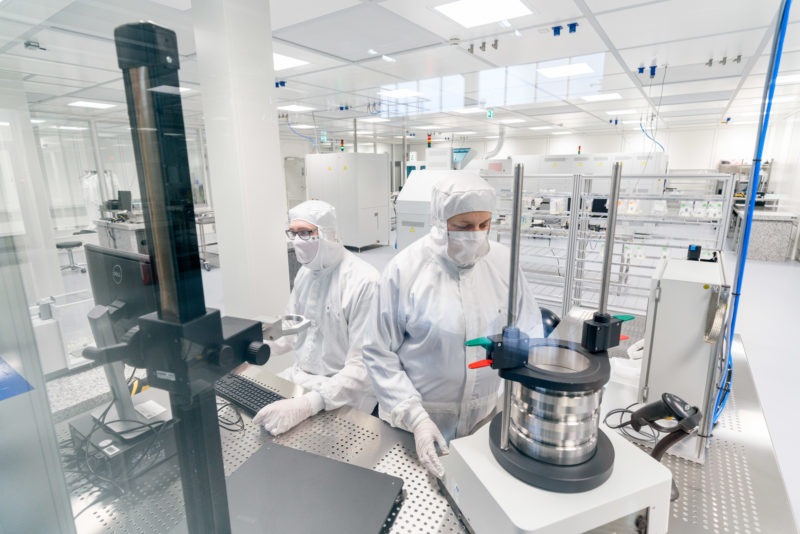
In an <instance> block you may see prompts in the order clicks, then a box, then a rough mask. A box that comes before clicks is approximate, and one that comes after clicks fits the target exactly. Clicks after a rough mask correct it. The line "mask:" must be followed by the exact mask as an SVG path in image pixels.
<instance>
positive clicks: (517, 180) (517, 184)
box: [507, 163, 525, 328]
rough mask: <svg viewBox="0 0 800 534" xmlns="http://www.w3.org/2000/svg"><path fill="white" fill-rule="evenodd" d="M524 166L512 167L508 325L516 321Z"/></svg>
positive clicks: (519, 164)
mask: <svg viewBox="0 0 800 534" xmlns="http://www.w3.org/2000/svg"><path fill="white" fill-rule="evenodd" d="M524 169H525V168H524V166H523V165H522V163H518V164H517V166H516V167H514V185H513V188H514V193H513V195H514V197H513V201H512V202H513V208H512V213H511V262H510V264H511V265H510V267H509V269H510V270H509V274H508V320H507V323H508V327H509V328H510V327H512V326H514V323H516V322H517V290H518V288H517V277H518V275H519V237H520V223H521V219H522V186H523V180H524Z"/></svg>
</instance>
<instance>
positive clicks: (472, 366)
mask: <svg viewBox="0 0 800 534" xmlns="http://www.w3.org/2000/svg"><path fill="white" fill-rule="evenodd" d="M490 365H492V360H478V361H477V362H472V363H471V364H469V365H467V367H469V368H470V369H480V368H481V367H489V366H490Z"/></svg>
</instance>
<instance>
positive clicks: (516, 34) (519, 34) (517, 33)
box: [514, 30, 522, 37]
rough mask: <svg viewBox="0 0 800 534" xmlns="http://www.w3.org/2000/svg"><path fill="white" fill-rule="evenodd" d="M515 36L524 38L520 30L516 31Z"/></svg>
mask: <svg viewBox="0 0 800 534" xmlns="http://www.w3.org/2000/svg"><path fill="white" fill-rule="evenodd" d="M514 35H515V36H517V37H522V34H521V33H519V30H514Z"/></svg>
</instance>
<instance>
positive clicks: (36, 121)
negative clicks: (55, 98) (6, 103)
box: [31, 119, 47, 124]
mask: <svg viewBox="0 0 800 534" xmlns="http://www.w3.org/2000/svg"><path fill="white" fill-rule="evenodd" d="M43 122H47V121H46V120H44V119H31V124H42V123H43Z"/></svg>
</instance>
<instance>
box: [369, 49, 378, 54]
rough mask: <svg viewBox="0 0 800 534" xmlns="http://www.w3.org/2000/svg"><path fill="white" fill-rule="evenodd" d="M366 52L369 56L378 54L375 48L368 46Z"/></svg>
mask: <svg viewBox="0 0 800 534" xmlns="http://www.w3.org/2000/svg"><path fill="white" fill-rule="evenodd" d="M367 54H369V55H371V56H375V55H377V54H378V51H377V50H375V49H374V48H370V49H369V50H367Z"/></svg>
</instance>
